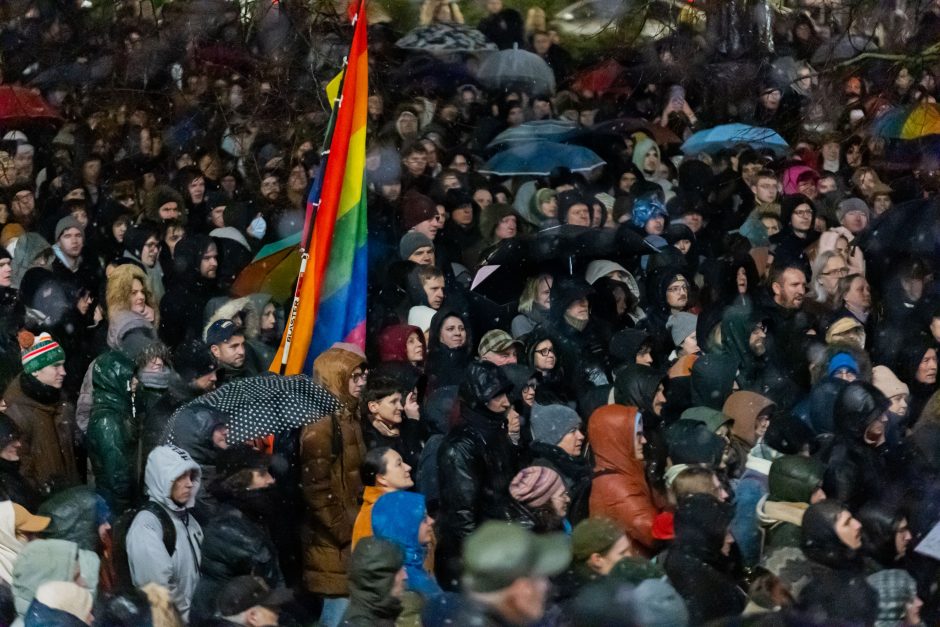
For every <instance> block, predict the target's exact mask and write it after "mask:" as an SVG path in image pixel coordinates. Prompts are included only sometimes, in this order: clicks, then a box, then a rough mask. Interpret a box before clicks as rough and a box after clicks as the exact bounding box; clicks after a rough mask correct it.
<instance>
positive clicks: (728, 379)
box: [690, 353, 738, 409]
mask: <svg viewBox="0 0 940 627" xmlns="http://www.w3.org/2000/svg"><path fill="white" fill-rule="evenodd" d="M737 371H738V365H737V363H736V362H735V360H734V358H733V357H731V356H729V355H725V354H723V353H715V354H711V353H709V354H705V355H702V356H701V357H699V358H698V359H696V360H695V363H694V364H692V375H691V381H690V384H691V387H692V404H693V405H696V406H702V407H711V408H712V409H721V408H722V406H723V405H724V402H725V400H727V398H728V397H729V396H730V395H731V391H732V390H733V389H734V379H735V375H736V373H737Z"/></svg>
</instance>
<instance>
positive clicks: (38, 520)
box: [13, 503, 52, 533]
mask: <svg viewBox="0 0 940 627" xmlns="http://www.w3.org/2000/svg"><path fill="white" fill-rule="evenodd" d="M13 520H14V522H13V526H14V527H15V528H16V530H17V531H22V532H25V533H39V532H40V531H43V530H45V528H46V527H48V526H49V523H51V522H52V519H51V518H49V517H48V516H37V515H36V514H32V513H30V511H29V510H28V509H26V508H25V507H23V506H22V505H20V504H19V503H14V504H13Z"/></svg>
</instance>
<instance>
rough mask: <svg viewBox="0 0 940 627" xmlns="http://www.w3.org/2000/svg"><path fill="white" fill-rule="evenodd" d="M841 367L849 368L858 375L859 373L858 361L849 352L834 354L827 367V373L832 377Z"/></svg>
mask: <svg viewBox="0 0 940 627" xmlns="http://www.w3.org/2000/svg"><path fill="white" fill-rule="evenodd" d="M841 368H848V369H849V370H851V371H852V372H854V373H855V374H856V375H857V374H858V362H857V361H855V358H854V357H852V356H851V355H849V354H848V353H836V354H835V355H833V356H832V359H830V360H829V367H828V368H827V369H826V374H827V375H829V376H830V377H831V376H832V375H834V374H835V373H836V372H838V371H839V370H840V369H841Z"/></svg>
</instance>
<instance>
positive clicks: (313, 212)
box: [278, 0, 365, 375]
mask: <svg viewBox="0 0 940 627" xmlns="http://www.w3.org/2000/svg"><path fill="white" fill-rule="evenodd" d="M363 4H365V0H360V1H359V3H358V8H357V9H356V12H355V14H353V16H352V24H353V27H355V25H356V22H358V20H359V16H360V15H361V12H362V6H363ZM353 39H354V40H355V33H354V34H353ZM352 46H353V42H352V41H351V42H350V44H349V51H350V53H351V52H352ZM348 66H349V54H347V55H346V56H344V57H343V71H342V75H341V78H340V83H339V89H338V90H337V92H336V97H335V98H334V99H333V103H332V104H333V106H332V109H333V112H332V114H331V115H330V121H329V125H328V127H327V132H326V136H325V137H324V139H323V144H322V146H321V148H320V168H319V171H318V172H317V178H316V180H315V181H314V182H313V186H312V187H311V188H310V197H313V196H314V195H315V197H316V202H312V203H310V206H309V208H308V209H307V215H306V218H305V221H304V230H303V236H302V237H301V238H300V270H299V271H298V272H297V285H296V286H295V287H294V298H293V299H292V301H291V307H290V314H289V315H288V318H287V330H286V332H285V336H284V350H283V351H281V364H280V367H279V370H278V374H280V375H283V374H284V373H285V372H286V370H287V361H288V358H289V357H290V350H291V341H292V340H293V336H294V324H295V323H296V321H297V309H298V307H299V305H300V294H301V288H302V287H303V284H304V277H305V275H306V273H307V262H308V261H309V260H310V252H309V248H310V239H311V237H312V236H313V227H314V225H315V224H316V217H317V211H318V210H319V208H320V199H321V196H320V194H321V191H322V188H323V173H324V172H325V171H326V166H327V162H328V161H329V158H330V146H331V144H332V143H333V133H334V130H335V129H336V118H337V116H338V115H339V109H340V107H342V106H343V86H344V85H345V83H346V70H347V69H348Z"/></svg>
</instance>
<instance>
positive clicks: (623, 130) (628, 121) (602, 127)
mask: <svg viewBox="0 0 940 627" xmlns="http://www.w3.org/2000/svg"><path fill="white" fill-rule="evenodd" d="M591 131H592V132H594V133H611V134H614V135H620V136H623V137H628V136H630V135H633V134H634V133H645V134H646V135H648V136H649V137H651V138H652V139H653V141H655V142H656V143H657V144H659V145H660V146H665V145H668V144H681V143H682V140H681V139H679V136H678V135H676V134H675V133H674V132H672V131H671V130H670V129H668V128H667V127H665V126H660V125H658V124H651V123H649V122H647V121H646V120H643V119H641V118H616V119H614V120H606V121H604V122H598V123H597V124H595V125H594V126H592V127H591Z"/></svg>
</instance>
